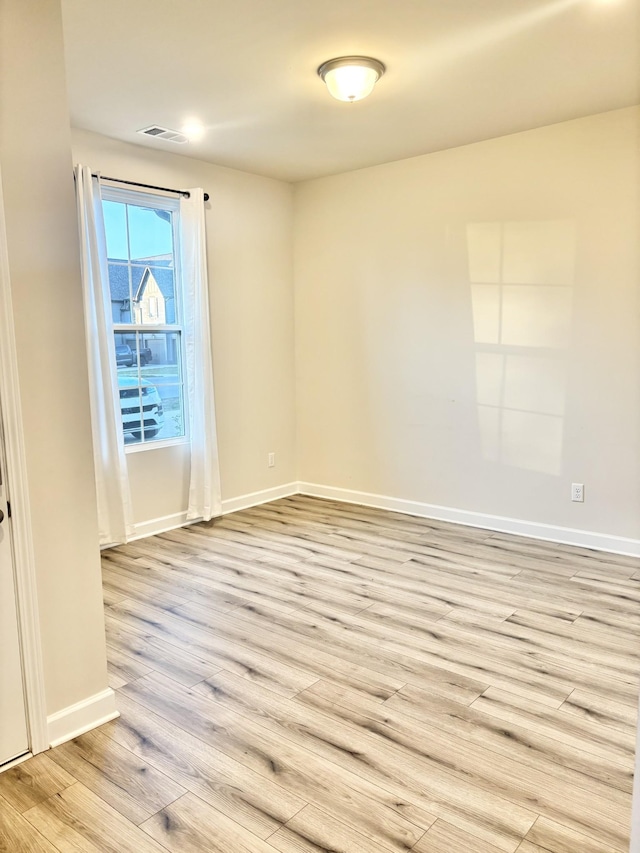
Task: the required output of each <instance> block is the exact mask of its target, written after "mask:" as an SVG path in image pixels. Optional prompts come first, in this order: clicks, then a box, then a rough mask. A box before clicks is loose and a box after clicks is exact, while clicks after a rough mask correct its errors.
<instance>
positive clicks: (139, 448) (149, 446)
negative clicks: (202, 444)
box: [124, 436, 190, 455]
mask: <svg viewBox="0 0 640 853" xmlns="http://www.w3.org/2000/svg"><path fill="white" fill-rule="evenodd" d="M189 443H190V442H189V439H188V438H187V437H185V436H181V437H180V438H165V439H163V440H161V441H149V442H146V443H144V444H125V446H124V452H125V453H126V454H127V455H128V454H129V453H142V452H144V451H147V450H163V449H164V448H165V447H178V446H179V445H182V444H189Z"/></svg>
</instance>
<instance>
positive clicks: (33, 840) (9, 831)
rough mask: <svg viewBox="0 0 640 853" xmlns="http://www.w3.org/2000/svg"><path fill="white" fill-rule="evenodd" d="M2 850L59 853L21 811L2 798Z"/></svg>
mask: <svg viewBox="0 0 640 853" xmlns="http://www.w3.org/2000/svg"><path fill="white" fill-rule="evenodd" d="M0 850H2V851H6V853H18V851H19V853H58V851H57V850H56V848H55V847H54V846H53V845H52V844H50V843H49V841H47V838H46V833H45V835H41V834H40V832H38V830H37V829H35V827H33V826H32V825H31V824H30V823H29V821H28V820H27V819H26V818H25V817H24V816H23V815H21V814H20V812H19V811H17V810H16V809H14V808H13V806H12V805H11V804H10V803H9V802H8V800H5V799H4V797H1V796H0Z"/></svg>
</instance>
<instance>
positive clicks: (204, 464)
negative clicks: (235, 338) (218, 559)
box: [180, 188, 222, 521]
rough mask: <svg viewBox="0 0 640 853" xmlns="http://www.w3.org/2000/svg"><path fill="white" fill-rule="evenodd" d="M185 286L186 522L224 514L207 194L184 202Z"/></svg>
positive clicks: (192, 195) (193, 193) (199, 192)
mask: <svg viewBox="0 0 640 853" xmlns="http://www.w3.org/2000/svg"><path fill="white" fill-rule="evenodd" d="M180 229H181V234H180V244H181V264H182V280H183V286H184V314H185V318H184V319H185V362H186V384H187V398H188V401H189V421H190V437H191V480H190V483H189V506H188V509H187V520H188V521H193V520H194V519H199V518H202V519H204V520H205V521H208V520H209V519H210V518H213V517H215V516H217V515H220V514H221V512H222V498H221V493H220V468H219V462H218V442H217V436H216V419H215V406H214V400H213V369H212V364H211V331H210V322H209V285H208V280H207V244H206V234H205V222H204V193H203V191H202V189H200V188H197V189H192V190H189V198H182V200H181V202H180Z"/></svg>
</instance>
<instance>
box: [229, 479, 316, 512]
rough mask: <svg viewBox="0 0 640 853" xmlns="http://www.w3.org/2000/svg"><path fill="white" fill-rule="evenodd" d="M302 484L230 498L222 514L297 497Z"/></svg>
mask: <svg viewBox="0 0 640 853" xmlns="http://www.w3.org/2000/svg"><path fill="white" fill-rule="evenodd" d="M299 486H300V483H296V482H293V483H285V484H284V485H282V486H274V488H272V489H262V491H260V492H250V494H248V495H241V496H240V497H239V498H229V499H228V500H226V501H222V514H223V515H227V514H228V513H230V512H237V511H238V510H239V509H249V508H250V507H252V506H258V505H259V504H266V503H268V502H269V501H276V500H278V498H288V497H291V495H297V494H298V492H299V491H300V488H299Z"/></svg>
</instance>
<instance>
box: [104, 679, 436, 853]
mask: <svg viewBox="0 0 640 853" xmlns="http://www.w3.org/2000/svg"><path fill="white" fill-rule="evenodd" d="M158 678H160V677H156V679H158ZM162 685H163V688H164V689H163V690H162V695H160V693H159V692H158V691H156V690H154V689H153V685H152V684H150V682H149V681H145V680H140V681H139V682H136V683H135V684H133V685H130V686H129V687H128V688H127V691H128V692H129V693H131V695H132V696H133V697H134V698H135V700H136V701H135V702H133V703H130V704H125V706H124V719H123V718H121V719H120V720H118V721H117V722H116V723H114V724H112V725H114V726H115V731H116V734H115V736H116V737H120V736H121V732H122V731H123V726H125V727H126V726H128V719H129V717H130V716H131V713H132V705H133V707H134V708H135V705H136V704H137V703H138V702H140V703H141V704H142V705H143V706H144V708H145V714H146V715H147V716H148V719H149V720H151V722H152V723H153V725H154V730H153V731H151V732H149V725H150V723H149V722H148V721H147V722H144V721H143V720H142V719H141V717H140V714H139V713H138V714H137V718H134V722H133V724H132V726H131V736H130V737H129V736H128V735H127V738H128V739H127V741H126V743H127V745H128V746H129V747H130V748H132V749H136V746H135V739H136V738H138V739H139V740H140V744H141V745H140V746H139V747H137V749H140V750H142V751H143V752H144V754H145V756H147V757H148V758H149V760H156V759H155V757H154V752H155V751H156V749H157V748H158V744H160V747H159V748H160V749H161V750H163V751H164V752H165V753H166V755H167V760H169V761H170V756H171V754H172V752H171V751H170V749H169V748H165V747H163V746H162V740H161V737H160V736H159V734H158V727H160V728H162V726H163V725H164V726H167V725H168V724H169V725H173V726H174V727H175V729H174V730H173V731H174V734H173V736H174V737H175V738H176V743H177V744H178V745H179V746H180V747H182V744H183V742H184V734H183V733H180V732H178V731H177V728H178V727H181V728H182V729H183V732H184V731H186V732H188V733H189V735H188V736H190V737H192V738H193V740H194V741H196V742H197V740H196V739H198V740H199V741H200V742H202V744H203V750H204V749H205V745H206V749H207V750H209V751H210V752H211V753H212V755H213V756H214V759H212V761H211V766H212V767H214V768H215V772H214V773H213V774H212V773H211V770H210V769H209V770H207V769H206V768H202V770H203V772H202V773H200V774H198V776H196V774H191V773H190V775H193V776H196V778H198V777H199V778H198V781H201V780H202V779H203V778H206V779H207V780H212V781H211V786H212V787H215V781H216V779H217V778H218V776H219V774H220V773H223V771H224V772H229V769H228V767H227V769H226V771H225V762H224V761H223V760H221V758H220V753H222V754H223V756H224V757H228V759H231V760H232V763H235V762H239V763H240V765H243V764H244V765H245V766H246V768H249V769H250V770H251V771H253V772H254V773H257V774H259V775H260V777H262V788H263V791H264V794H263V796H264V797H266V796H267V795H268V794H269V790H270V787H271V786H270V785H269V784H268V783H267V780H269V782H270V783H271V785H276V786H277V789H280V788H284V789H286V790H287V791H288V792H289V793H290V794H292V795H294V796H295V801H296V803H298V804H299V803H300V800H299V798H300V797H302V798H303V799H304V800H307V801H309V802H313V803H314V804H316V805H318V806H319V807H320V808H322V809H323V811H329V812H331V813H340V815H341V817H342V820H343V821H344V822H346V823H348V824H349V825H350V826H352V827H353V828H354V829H355V830H356V831H358V832H360V833H361V834H362V835H365V836H367V837H369V838H372V839H373V840H378V839H379V838H383V839H384V842H385V844H386V845H387V846H390V847H391V849H393V850H397V851H404V850H406V849H407V848H410V847H411V846H412V845H413V844H414V843H415V842H416V841H417V840H418V838H420V836H421V835H422V833H423V832H424V830H425V829H427V828H428V827H429V826H431V824H432V823H433V822H434V821H435V819H436V818H435V815H433V814H431V813H429V812H428V811H427V810H426V809H425V808H422V807H421V806H420V805H419V804H415V803H412V802H411V801H407V800H405V799H403V798H400V797H398V796H397V795H394V794H393V793H390V792H388V791H387V790H386V789H384V788H381V787H380V786H378V785H376V784H374V783H372V782H371V780H369V779H367V778H366V777H363V776H362V775H360V774H354V773H351V772H349V771H347V770H345V769H344V768H342V767H339V766H337V765H336V764H335V763H333V762H330V761H327V760H326V759H324V758H323V757H321V756H316V755H314V754H313V753H311V752H309V751H307V750H305V749H304V748H300V747H299V746H298V745H296V744H295V743H291V742H289V741H287V740H286V739H281V738H279V737H278V736H277V735H274V734H273V733H271V732H269V731H268V730H266V729H264V728H263V727H261V726H260V725H257V724H255V723H253V722H252V721H250V720H248V719H246V718H241V717H236V716H235V715H234V714H233V713H229V712H228V711H227V710H225V709H222V708H217V709H216V711H215V719H216V724H212V723H211V706H210V705H209V704H208V702H207V701H206V700H205V699H204V698H203V697H201V696H198V695H193V697H192V699H191V701H189V702H188V705H185V697H184V696H176V695H175V691H174V690H173V689H172V688H171V685H170V684H168V683H167V682H166V680H162ZM176 686H177V685H176ZM123 698H126V697H123ZM138 707H139V706H138ZM185 708H186V709H187V710H186V712H185ZM161 717H162V718H163V719H164V723H159V719H160V718H161ZM132 742H133V743H132ZM173 754H175V750H174V753H173ZM186 758H187V757H186V756H184V755H183V753H181V752H178V754H177V759H178V766H180V767H182V766H186V767H189V765H190V764H193V763H194V759H193V758H188V761H189V764H187V763H186ZM228 763H229V762H228V760H227V764H228ZM235 772H236V776H237V771H235ZM252 775H253V774H252ZM234 778H235V777H234ZM181 781H182V782H183V783H184V785H185V787H190V788H192V786H191V784H190V782H189V779H188V778H186V777H185V776H182V777H181ZM234 784H235V787H236V791H237V795H236V797H235V799H238V800H245V801H246V804H251V803H252V802H254V798H255V796H256V794H255V790H256V789H255V786H253V787H252V786H248V785H247V782H246V781H244V780H240V781H239V782H237V783H234ZM225 785H226V790H229V789H231V783H229V784H228V785H227V784H226V783H225ZM192 790H194V791H195V792H196V793H198V794H199V795H200V796H201V797H203V798H205V799H207V801H211V802H213V804H214V805H216V806H217V807H219V808H220V810H221V811H224V812H225V814H230V813H231V812H230V811H229V808H228V807H227V806H218V804H217V803H216V802H215V801H212V800H210V797H209V796H208V795H205V794H203V793H202V790H198V789H195V788H192ZM277 804H278V798H277V797H273V802H271V803H270V804H265V803H264V800H260V799H259V800H258V801H257V806H259V807H260V808H262V809H263V810H264V816H267V817H269V818H271V817H276V816H278V811H277V808H278V807H277ZM302 805H304V803H302ZM300 807H301V805H300ZM298 810H299V808H296V809H295V811H298ZM294 813H295V812H294ZM279 814H280V815H281V814H282V810H281V811H280V813H279ZM292 816H293V813H291V814H289V815H288V816H287V818H285V819H284V820H281V821H280V822H281V823H284V822H285V820H286V819H288V818H289V817H292ZM236 819H237V820H239V821H240V822H241V823H243V825H247V824H246V823H245V820H244V818H238V817H236ZM247 826H248V825H247ZM248 828H251V829H252V830H253V831H254V832H255V831H256V830H255V828H254V827H248ZM275 828H277V827H273V826H272V827H271V829H270V832H272V831H273V830H274V829H275ZM269 834H270V833H269ZM265 837H266V836H265Z"/></svg>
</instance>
